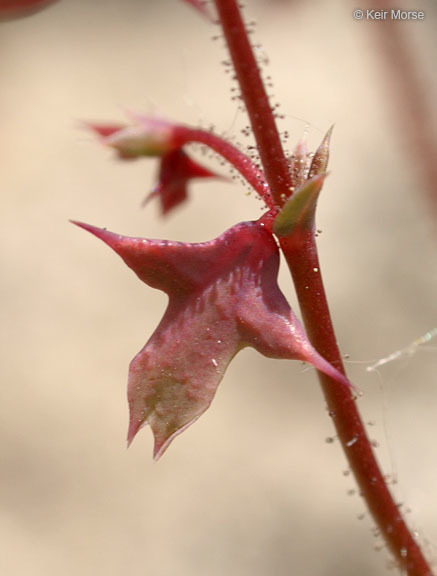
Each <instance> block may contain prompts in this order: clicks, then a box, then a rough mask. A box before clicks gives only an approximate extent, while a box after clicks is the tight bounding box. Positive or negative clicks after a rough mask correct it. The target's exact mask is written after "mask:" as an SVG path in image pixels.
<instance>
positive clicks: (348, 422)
mask: <svg viewBox="0 0 437 576" xmlns="http://www.w3.org/2000/svg"><path fill="white" fill-rule="evenodd" d="M215 4H216V6H217V9H218V13H219V17H220V22H221V25H222V27H223V31H224V34H225V38H226V40H227V42H228V47H229V50H230V53H231V56H232V61H233V63H234V67H235V71H236V75H237V79H238V81H239V83H240V87H241V92H242V96H243V99H244V102H245V104H246V106H247V108H248V112H249V117H250V121H251V124H252V128H253V131H254V134H255V139H256V141H257V144H258V148H259V153H260V157H261V161H262V164H263V167H264V171H265V175H266V179H267V181H268V182H269V184H270V187H271V190H272V194H273V197H274V199H275V201H276V203H277V204H278V205H280V204H281V202H280V198H279V194H280V193H281V190H282V191H283V186H284V185H287V184H288V183H289V182H290V177H289V174H288V164H287V160H286V158H285V155H284V153H283V150H282V145H281V143H280V140H279V134H278V132H277V129H276V126H275V121H274V117H273V114H272V111H271V108H270V105H269V103H268V99H267V95H266V92H265V89H264V86H263V83H262V80H261V76H260V73H259V70H258V67H257V64H256V60H255V57H254V55H253V51H252V49H251V46H250V43H249V40H248V37H247V31H246V29H245V26H244V24H243V21H242V18H241V14H240V10H239V8H238V4H237V2H236V0H215ZM288 187H289V185H288ZM281 248H282V251H283V253H284V255H285V258H286V260H287V263H288V266H289V268H290V271H291V274H292V276H293V280H294V283H295V286H296V292H297V295H298V299H299V304H300V307H301V310H302V314H303V319H304V322H305V326H306V329H307V332H308V335H309V337H310V340H311V342H312V344H313V346H315V348H316V349H317V350H318V352H319V353H320V354H322V355H323V356H324V357H325V358H326V359H327V360H328V361H330V362H331V363H332V364H333V365H334V366H336V367H337V368H338V369H340V370H341V371H342V372H343V373H344V367H343V364H342V360H341V355H340V351H339V349H338V346H337V341H336V337H335V333H334V329H333V325H332V321H331V316H330V313H329V307H328V303H327V299H326V294H325V290H324V286H323V282H322V277H321V273H320V264H319V261H318V255H317V247H316V243H315V238H314V231H313V230H308V231H306V232H304V233H302V235H301V237H299V238H298V237H296V235H294V236H293V242H291V241H290V240H287V239H282V240H281ZM318 376H319V380H320V383H321V386H322V389H323V393H324V395H325V398H326V401H327V404H328V408H329V411H330V412H331V414H332V416H333V422H334V425H335V427H336V430H337V434H338V437H339V440H340V442H341V444H342V447H343V450H344V452H345V454H346V458H347V460H348V462H349V465H350V468H351V470H352V472H353V474H354V476H355V478H356V480H357V483H358V485H359V487H360V490H361V493H362V495H363V498H364V500H365V501H366V503H367V506H368V508H369V510H370V512H371V514H372V516H373V518H374V520H375V522H376V523H377V525H378V527H379V529H380V530H381V534H382V535H383V537H384V539H385V541H386V543H387V545H388V547H389V548H390V550H391V551H392V553H393V555H394V557H395V558H396V560H397V562H398V563H399V565H400V566H401V567H402V568H403V569H404V570H405V571H406V572H407V574H408V576H432V572H431V568H430V567H429V565H428V563H427V561H426V559H425V557H424V556H423V553H422V551H421V549H420V548H419V546H418V544H417V543H416V541H415V540H414V537H413V535H412V534H411V532H410V530H409V529H408V527H407V525H406V523H405V521H404V519H403V518H402V515H401V513H400V511H399V507H398V506H397V504H396V503H395V501H394V500H393V497H392V495H391V494H390V491H389V489H388V486H387V484H386V482H385V480H384V476H383V474H382V472H381V470H380V468H379V465H378V463H377V461H376V458H375V455H374V453H373V450H372V447H371V445H370V442H369V439H368V437H367V434H366V432H365V428H364V425H363V422H362V420H361V417H360V414H359V412H358V409H357V406H356V404H355V401H354V398H353V397H352V395H351V392H350V391H349V390H348V389H346V387H342V386H339V385H338V384H337V383H336V382H334V381H333V380H332V379H330V378H328V377H327V376H325V375H323V374H321V373H320V372H318Z"/></svg>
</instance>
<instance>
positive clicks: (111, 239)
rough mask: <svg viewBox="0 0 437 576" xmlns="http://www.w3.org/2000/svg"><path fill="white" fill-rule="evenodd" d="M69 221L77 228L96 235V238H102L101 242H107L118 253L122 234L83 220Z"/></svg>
mask: <svg viewBox="0 0 437 576" xmlns="http://www.w3.org/2000/svg"><path fill="white" fill-rule="evenodd" d="M70 222H71V223H72V224H74V225H75V226H78V227H79V228H83V230H86V231H87V232H89V233H90V234H92V235H93V236H96V238H99V240H102V242H104V243H105V244H107V245H108V246H109V247H110V248H112V249H113V250H115V251H116V252H117V253H118V250H119V248H118V245H119V243H120V241H122V240H123V238H124V236H120V235H119V234H114V232H110V231H109V230H106V228H98V227H97V226H92V225H91V224H85V222H79V221H77V220H70Z"/></svg>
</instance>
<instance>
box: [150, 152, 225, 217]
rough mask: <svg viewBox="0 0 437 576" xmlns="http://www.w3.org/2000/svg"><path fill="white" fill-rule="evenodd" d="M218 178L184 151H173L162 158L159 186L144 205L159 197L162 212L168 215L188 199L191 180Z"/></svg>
mask: <svg viewBox="0 0 437 576" xmlns="http://www.w3.org/2000/svg"><path fill="white" fill-rule="evenodd" d="M216 177H217V174H214V172H211V170H208V169H207V168H204V167H203V166H201V165H200V164H198V163H197V162H195V161H194V160H192V159H191V158H190V157H189V156H188V154H186V153H185V152H184V151H183V150H181V149H179V150H173V151H172V152H169V153H168V154H165V155H164V156H163V157H162V159H161V165H160V168H159V177H158V184H157V185H156V187H155V190H154V191H153V192H152V193H151V194H149V196H147V198H146V199H145V201H144V204H146V203H147V202H148V201H149V200H150V199H152V198H154V197H155V196H158V197H159V199H160V203H161V212H162V214H167V213H168V212H170V210H172V209H173V208H175V207H176V206H178V204H181V203H182V202H184V201H185V200H186V199H187V186H188V183H189V181H190V180H193V179H194V178H216Z"/></svg>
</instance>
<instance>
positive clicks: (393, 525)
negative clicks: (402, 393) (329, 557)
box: [281, 230, 432, 576]
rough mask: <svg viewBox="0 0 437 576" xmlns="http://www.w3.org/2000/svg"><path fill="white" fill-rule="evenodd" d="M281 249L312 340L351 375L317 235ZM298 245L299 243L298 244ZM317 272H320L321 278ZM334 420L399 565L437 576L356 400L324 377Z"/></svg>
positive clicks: (416, 574) (421, 575) (419, 575)
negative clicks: (374, 448) (388, 481)
mask: <svg viewBox="0 0 437 576" xmlns="http://www.w3.org/2000/svg"><path fill="white" fill-rule="evenodd" d="M304 234H305V236H304V237H301V238H300V239H299V240H297V239H295V240H294V241H293V242H291V241H290V240H287V239H284V240H282V241H281V248H282V251H283V253H284V255H285V258H286V260H287V263H288V266H289V268H290V271H291V273H292V276H293V280H294V284H295V287H296V293H297V296H298V300H299V304H300V307H301V310H302V315H303V319H304V323H305V327H306V329H307V333H308V336H309V339H310V341H311V343H312V344H313V346H314V347H315V348H316V349H317V350H318V351H319V352H320V353H321V354H322V356H324V357H325V358H326V359H327V360H328V361H329V362H330V363H331V364H333V365H334V366H335V367H336V368H338V369H339V370H340V371H341V372H343V373H345V370H344V367H343V363H342V359H341V355H340V351H339V349H338V346H337V342H336V338H335V333H334V329H333V326H332V321H331V316H330V313H329V308H328V303H327V300H326V295H325V289H324V286H323V281H322V276H321V273H320V264H319V259H318V255H317V248H316V244H315V239H314V233H313V231H312V230H308V231H306V232H305V233H304ZM296 240H297V241H296ZM315 270H316V272H315ZM318 376H319V380H320V383H321V386H322V390H323V393H324V396H325V399H326V403H327V406H328V410H329V414H330V415H331V416H332V419H333V422H334V425H335V428H336V431H337V435H338V438H339V440H340V442H341V445H342V447H343V450H344V452H345V454H346V457H347V460H348V462H349V466H350V468H351V470H352V471H353V473H354V476H355V479H356V481H357V483H358V486H359V488H360V494H361V495H362V496H363V498H364V500H365V502H366V503H367V506H368V508H369V510H370V512H371V514H372V516H373V518H374V520H375V521H376V523H377V525H378V527H379V529H380V531H381V535H382V536H383V537H384V539H385V541H386V542H387V544H388V546H389V548H390V549H391V551H392V553H393V555H394V556H395V558H396V560H397V561H398V563H399V564H400V566H402V568H403V569H404V570H406V572H407V574H408V575H409V576H432V572H431V568H430V567H429V565H428V563H427V561H426V559H425V558H424V556H423V554H422V551H421V549H420V548H419V546H418V544H417V542H416V541H415V540H414V538H413V536H412V534H411V532H410V531H409V529H408V526H407V525H406V523H405V521H404V519H403V517H402V515H401V513H400V511H399V506H398V505H397V504H396V503H395V501H394V500H393V497H392V495H391V494H390V491H389V489H388V487H387V484H386V481H385V479H384V476H383V474H382V472H381V470H380V468H379V465H378V463H377V461H376V458H375V455H374V454H373V451H372V448H371V444H370V442H369V439H368V437H367V434H366V430H365V428H364V425H363V422H362V420H361V417H360V414H359V411H358V408H357V406H356V404H355V399H354V397H353V396H352V393H351V392H350V391H349V390H348V389H346V388H345V387H340V386H338V384H335V382H333V380H331V379H330V378H328V377H327V376H325V375H324V374H322V373H320V372H318Z"/></svg>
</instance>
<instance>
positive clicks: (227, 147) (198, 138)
mask: <svg viewBox="0 0 437 576" xmlns="http://www.w3.org/2000/svg"><path fill="white" fill-rule="evenodd" d="M174 137H175V140H176V141H177V143H178V145H180V146H183V145H185V144H189V143H190V142H198V143H199V144H204V145H205V146H208V147H209V148H211V150H214V152H217V154H219V155H220V156H221V157H222V158H224V159H225V160H227V161H228V162H229V163H230V164H232V166H233V167H234V168H235V169H236V170H238V172H239V173H240V174H241V175H242V176H243V178H244V179H245V180H246V181H247V182H248V183H249V184H250V185H251V186H252V188H253V189H254V190H255V191H256V192H257V193H258V195H259V196H260V198H261V199H262V200H264V202H265V203H266V205H267V206H268V207H269V208H273V200H272V197H271V193H270V187H269V185H268V183H267V181H266V179H265V178H264V174H263V173H262V172H261V171H260V170H258V168H257V167H256V166H255V164H254V163H253V162H252V161H251V159H250V158H249V157H248V156H246V155H245V154H243V152H240V150H238V148H236V147H235V146H233V145H232V144H230V143H229V142H227V141H226V140H223V138H220V137H219V136H216V135H215V134H213V133H212V132H207V131H205V130H201V129H200V128H190V127H188V126H183V125H180V126H175V127H174Z"/></svg>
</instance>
